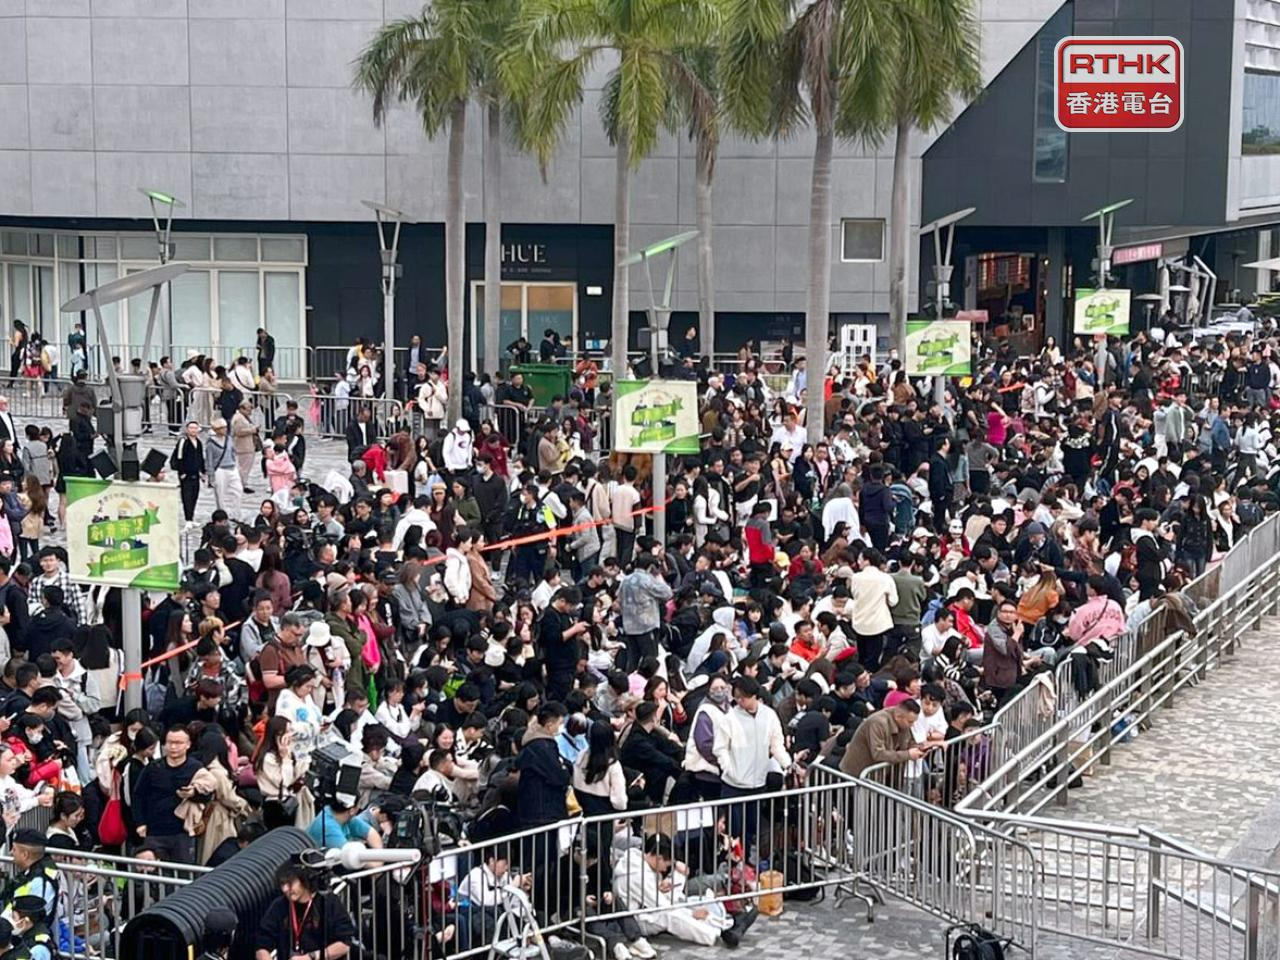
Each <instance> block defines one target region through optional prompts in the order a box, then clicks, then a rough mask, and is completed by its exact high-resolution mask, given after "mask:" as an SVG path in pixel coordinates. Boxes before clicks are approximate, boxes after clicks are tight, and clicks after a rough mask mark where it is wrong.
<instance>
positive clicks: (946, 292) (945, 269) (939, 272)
mask: <svg viewBox="0 0 1280 960" xmlns="http://www.w3.org/2000/svg"><path fill="white" fill-rule="evenodd" d="M976 209H977V207H966V208H965V209H963V210H957V211H956V212H955V213H949V214H947V215H946V216H945V217H939V218H938V219H937V220H934V221H933V223H927V224H925V225H924V226H923V227H921V228H920V236H922V237H927V236H928V235H929V234H933V283H934V301H935V304H936V306H935V311H934V312H935V313H936V314H937V318H938V319H939V320H941V319H942V318H943V317H944V316H945V315H946V312H947V306H948V305H949V304H950V303H951V274H952V272H953V271H954V270H955V267H954V266H952V263H951V251H952V248H953V247H954V245H955V239H956V224H957V223H959V222H960V221H961V220H963V219H964V218H965V217H967V216H969V215H970V214H971V213H973V212H974V211H975V210H976ZM943 234H945V235H946V240H945V242H944V240H943ZM903 362H904V363H905V362H906V357H903ZM946 384H947V378H946V377H945V376H943V375H942V374H941V373H938V374H935V375H934V378H933V401H934V403H936V404H938V405H939V406H941V405H942V404H943V403H945V402H946V399H947V386H946Z"/></svg>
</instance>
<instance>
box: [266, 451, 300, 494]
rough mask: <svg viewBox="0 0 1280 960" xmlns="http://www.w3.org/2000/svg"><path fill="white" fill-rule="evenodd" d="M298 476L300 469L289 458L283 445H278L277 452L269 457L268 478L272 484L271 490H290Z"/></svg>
mask: <svg viewBox="0 0 1280 960" xmlns="http://www.w3.org/2000/svg"><path fill="white" fill-rule="evenodd" d="M297 477H298V471H297V469H296V468H295V467H294V465H293V461H292V460H290V459H289V454H288V453H287V452H286V451H285V449H284V448H283V447H276V448H275V452H273V453H272V454H271V456H270V457H268V458H267V480H268V482H269V483H270V484H271V492H272V493H275V492H277V491H279V490H288V489H289V488H290V487H291V486H293V481H294V480H296V479H297Z"/></svg>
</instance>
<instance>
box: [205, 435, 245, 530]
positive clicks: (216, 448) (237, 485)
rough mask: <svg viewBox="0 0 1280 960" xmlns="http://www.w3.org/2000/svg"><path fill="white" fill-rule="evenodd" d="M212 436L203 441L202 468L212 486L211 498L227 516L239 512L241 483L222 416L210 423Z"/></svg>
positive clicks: (233, 451) (235, 515)
mask: <svg viewBox="0 0 1280 960" xmlns="http://www.w3.org/2000/svg"><path fill="white" fill-rule="evenodd" d="M212 429H213V436H212V437H210V438H209V440H208V441H207V442H206V443H205V449H204V454H205V457H204V469H205V475H206V476H207V477H208V478H209V485H210V486H212V487H213V500H214V503H216V504H217V506H218V509H219V510H225V511H226V512H227V515H228V516H231V517H237V516H239V514H240V495H241V493H242V492H243V484H242V483H241V481H240V472H239V470H238V468H237V466H236V454H235V448H234V447H233V445H232V441H231V439H230V437H228V436H227V421H226V420H224V419H223V418H222V417H214V419H213V423H212Z"/></svg>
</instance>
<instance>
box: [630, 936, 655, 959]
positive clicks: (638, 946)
mask: <svg viewBox="0 0 1280 960" xmlns="http://www.w3.org/2000/svg"><path fill="white" fill-rule="evenodd" d="M631 952H632V954H634V955H635V956H636V957H638V958H639V960H653V958H654V957H656V956H657V955H658V951H657V950H655V949H653V945H652V944H651V943H649V941H648V940H646V939H645V938H644V937H636V939H635V940H633V941H632V942H631Z"/></svg>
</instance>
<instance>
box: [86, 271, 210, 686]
mask: <svg viewBox="0 0 1280 960" xmlns="http://www.w3.org/2000/svg"><path fill="white" fill-rule="evenodd" d="M189 269H190V265H189V264H185V263H168V264H162V265H161V266H158V267H152V268H151V269H149V270H142V271H140V272H138V273H131V274H129V275H128V276H124V277H120V278H119V279H117V280H109V281H107V282H106V283H104V284H102V286H100V287H95V288H94V289H92V290H90V291H88V292H87V293H82V294H81V295H80V296H78V297H76V298H75V299H74V300H69V301H67V302H66V303H64V304H63V305H62V312H63V313H84V312H86V311H92V312H93V319H94V323H95V325H96V326H97V330H98V342H99V345H100V347H101V348H102V353H103V356H104V358H105V359H106V368H107V381H108V383H109V384H110V386H111V414H112V425H113V429H112V434H113V436H112V438H111V439H112V446H113V448H114V452H115V461H116V470H117V471H118V472H119V474H120V476H121V477H122V478H123V479H125V480H136V479H138V453H137V446H136V441H137V438H138V437H139V436H141V435H142V407H143V404H144V403H146V377H144V376H141V375H135V374H124V373H116V369H115V366H114V365H113V364H112V363H111V342H110V340H109V338H108V337H107V325H106V323H105V322H104V321H103V319H102V308H103V307H105V306H108V305H109V304H112V303H118V302H119V301H121V300H128V299H129V298H130V297H134V296H137V295H138V294H140V293H144V292H145V291H147V290H150V291H151V309H150V312H149V315H148V317H147V334H146V342H145V344H144V345H143V346H144V349H146V348H149V347H150V346H151V334H152V332H153V328H154V327H155V322H156V312H157V307H158V306H159V304H160V291H161V289H162V288H163V287H164V286H165V284H168V283H171V282H172V281H173V278H174V277H177V276H181V275H182V274H184V273H186V272H187V270H189ZM126 440H133V441H135V443H133V444H126V442H125V441H126ZM121 595H122V599H121V608H120V609H121V615H122V617H123V623H122V624H121V626H122V628H123V636H124V669H125V675H126V676H131V677H132V676H136V675H137V674H138V673H139V672H141V668H142V667H141V665H142V591H141V590H140V589H138V588H136V587H125V588H123V589H122V590H121ZM124 697H125V700H124V705H125V709H126V710H132V709H134V708H136V707H141V706H142V685H141V684H139V683H130V684H129V685H128V686H127V687H126V688H125V693H124Z"/></svg>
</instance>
